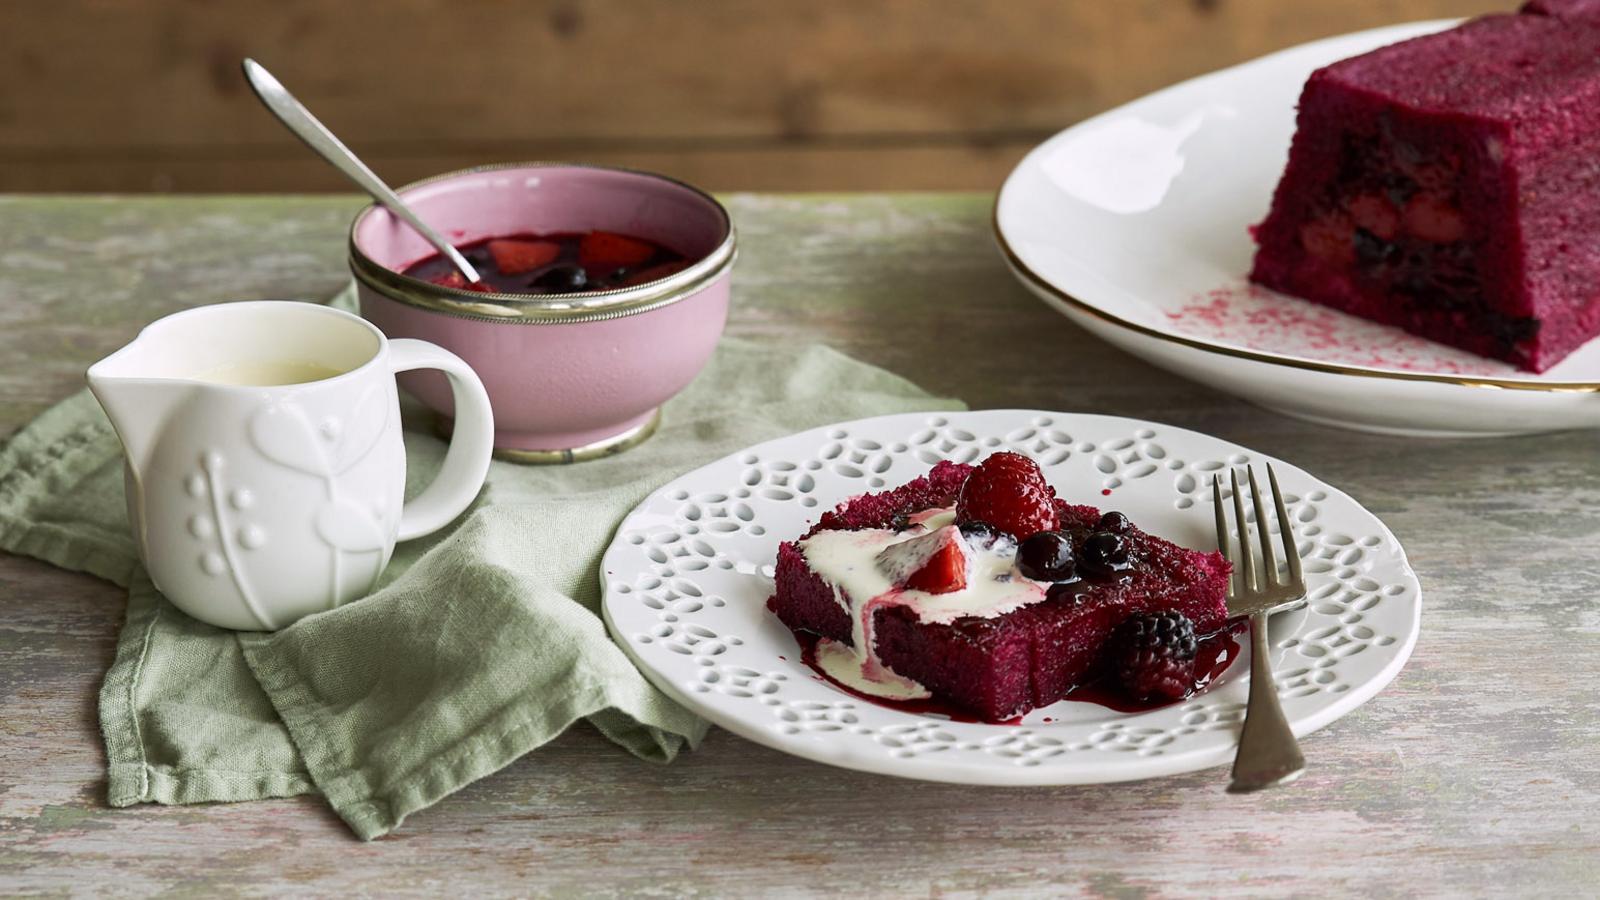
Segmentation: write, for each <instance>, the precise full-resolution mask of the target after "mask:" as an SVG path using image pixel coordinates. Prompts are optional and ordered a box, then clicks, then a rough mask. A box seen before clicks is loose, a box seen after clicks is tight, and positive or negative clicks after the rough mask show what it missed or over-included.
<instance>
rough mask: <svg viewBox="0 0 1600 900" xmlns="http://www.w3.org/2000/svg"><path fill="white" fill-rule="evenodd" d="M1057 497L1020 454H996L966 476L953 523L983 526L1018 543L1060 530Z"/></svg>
mask: <svg viewBox="0 0 1600 900" xmlns="http://www.w3.org/2000/svg"><path fill="white" fill-rule="evenodd" d="M1055 499H1056V493H1055V491H1053V490H1051V489H1050V485H1049V484H1048V483H1046V482H1045V480H1044V473H1043V472H1040V471H1039V465H1038V463H1035V462H1034V461H1033V460H1031V459H1029V458H1027V457H1026V456H1023V455H1021V454H1019V453H995V454H992V455H991V456H990V457H989V458H988V459H985V460H984V461H983V462H982V463H980V464H979V465H978V468H977V469H975V470H973V472H972V474H971V475H968V476H967V480H966V483H964V484H963V485H961V493H960V495H959V496H958V497H957V498H956V521H957V522H958V523H966V522H986V523H988V524H989V525H992V526H993V527H995V528H997V529H999V530H1001V531H1004V532H1006V533H1007V534H1009V535H1011V536H1012V537H1014V538H1016V539H1017V540H1019V541H1022V540H1027V539H1028V538H1030V537H1032V536H1034V535H1036V534H1038V533H1039V532H1041V531H1055V530H1056V529H1057V528H1059V527H1060V526H1061V517H1060V514H1059V513H1057V512H1056V504H1055Z"/></svg>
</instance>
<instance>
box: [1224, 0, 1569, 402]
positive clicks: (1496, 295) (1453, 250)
mask: <svg viewBox="0 0 1600 900" xmlns="http://www.w3.org/2000/svg"><path fill="white" fill-rule="evenodd" d="M1256 238H1257V241H1258V242H1259V244H1260V246H1259V249H1258V251H1257V254H1256V258H1255V265H1254V268H1253V270H1252V271H1251V275H1250V277H1251V280H1253V281H1255V282H1257V283H1259V284H1262V285H1264V286H1266V287H1269V288H1272V289H1274V290H1278V291H1282V292H1284V293H1288V294H1293V295H1295V296H1297V297H1302V298H1305V299H1307V300H1312V301H1315V302H1317V303H1322V304H1326V305H1328V306H1332V307H1335V308H1337V309H1341V310H1344V311H1345V312H1348V313H1352V314H1354V315H1358V316H1363V317H1365V318H1368V319H1373V320H1376V321H1378V322H1383V323H1387V324H1391V325H1397V326H1400V327H1402V328H1405V329H1406V330H1408V331H1411V332H1414V333H1416V334H1419V335H1422V336H1424V337H1427V338H1431V339H1433V340H1436V341H1440V342H1442V343H1445V344H1450V345H1453V346H1456V347H1460V348H1462V349H1464V350H1468V351H1471V352H1473V353H1477V354H1480V355H1482V356H1487V357H1493V358H1496V359H1502V360H1506V361H1507V362H1510V363H1513V364H1515V365H1517V366H1519V367H1521V368H1524V369H1528V370H1531V371H1535V372H1539V371H1543V370H1545V369H1547V368H1549V367H1550V366H1552V365H1555V364H1556V363H1557V362H1559V361H1560V360H1561V359H1562V358H1563V357H1565V356H1566V355H1567V354H1569V353H1571V352H1572V351H1573V350H1575V349H1576V348H1577V347H1578V346H1580V345H1581V344H1583V343H1584V342H1585V341H1587V340H1589V339H1590V338H1591V337H1593V336H1594V335H1595V334H1596V332H1597V331H1600V2H1595V0H1536V2H1534V3H1530V4H1528V5H1527V6H1526V7H1524V9H1523V10H1522V11H1521V12H1520V13H1518V14H1514V15H1491V16H1484V17H1482V18H1479V19H1474V20H1472V21H1469V22H1466V23H1465V24H1463V25H1461V26H1459V27H1456V28H1453V29H1450V30H1448V31H1443V32H1439V33H1436V34H1430V35H1426V36H1423V37H1419V38H1415V39H1413V40H1409V41H1405V42H1402V43H1399V44H1394V45H1392V46H1388V47H1383V48H1380V49H1378V50H1374V51H1372V52H1371V53H1367V54H1364V55H1362V56H1357V57H1353V58H1351V59H1346V60H1343V61H1341V62H1337V63H1334V64H1333V65H1330V66H1327V67H1325V68H1322V69H1318V70H1317V71H1316V72H1314V73H1312V75H1311V77H1310V79H1309V80H1308V81H1307V82H1306V85H1305V89H1304V91H1303V92H1302V94H1301V96H1300V110H1299V118H1298V126H1297V131H1296V133H1295V136H1294V142H1293V145H1292V146H1291V148H1290V152H1289V163H1288V166H1287V168H1286V169H1285V171H1284V173H1283V178H1282V180H1281V181H1280V182H1279V184H1278V188H1277V192H1276V194H1275V195H1274V197H1273V201H1272V208H1271V211H1270V212H1269V213H1268V215H1267V218H1266V220H1265V221H1263V222H1262V223H1261V224H1260V226H1259V227H1258V228H1257V229H1256Z"/></svg>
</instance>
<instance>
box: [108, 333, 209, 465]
mask: <svg viewBox="0 0 1600 900" xmlns="http://www.w3.org/2000/svg"><path fill="white" fill-rule="evenodd" d="M142 349H143V348H141V347H139V342H138V341H135V342H134V343H132V344H129V345H128V346H126V347H123V348H122V349H121V350H118V351H117V352H116V353H113V354H111V355H110V356H108V357H106V358H105V359H102V360H100V361H99V362H97V363H95V364H94V365H92V366H90V367H89V392H90V393H92V394H94V398H95V399H96V400H98V401H100V406H101V407H102V408H103V409H105V411H106V416H107V417H108V418H110V419H111V427H112V428H114V429H115V430H116V432H117V437H118V439H120V440H121V441H122V448H123V450H124V451H125V452H126V453H127V456H128V465H129V467H130V468H132V469H133V471H134V473H135V474H139V473H142V472H143V471H144V469H145V464H146V463H147V462H148V461H149V458H150V453H151V452H152V451H153V450H154V449H155V443H156V440H157V439H158V438H159V437H160V435H161V432H162V431H163V430H165V429H166V426H167V422H168V421H170V420H171V418H172V414H173V413H174V412H175V411H176V410H177V409H178V408H179V407H181V406H182V405H183V404H184V403H185V402H187V401H188V399H189V396H190V394H192V393H193V392H194V390H195V388H196V385H195V383H194V382H192V381H186V380H183V379H175V378H161V377H151V376H150V375H149V374H148V371H147V369H146V367H145V366H144V365H142V359H141V357H142V356H143V353H142Z"/></svg>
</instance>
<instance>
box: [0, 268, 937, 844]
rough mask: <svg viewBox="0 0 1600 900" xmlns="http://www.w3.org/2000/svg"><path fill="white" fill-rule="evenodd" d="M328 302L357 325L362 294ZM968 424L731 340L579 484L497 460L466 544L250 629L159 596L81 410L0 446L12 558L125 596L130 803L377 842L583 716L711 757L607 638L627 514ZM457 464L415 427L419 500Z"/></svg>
mask: <svg viewBox="0 0 1600 900" xmlns="http://www.w3.org/2000/svg"><path fill="white" fill-rule="evenodd" d="M334 303H335V304H336V305H342V306H344V307H346V308H349V307H350V306H351V298H350V293H349V292H348V291H347V292H346V293H344V294H341V295H340V297H338V298H336V299H335V301H334ZM957 408H960V404H959V403H957V402H955V401H950V400H941V399H936V398H933V397H930V396H929V395H928V394H926V393H924V392H923V391H922V390H920V389H918V388H917V387H916V386H915V385H912V384H911V383H909V382H907V381H905V380H903V379H901V378H899V377H898V376H895V375H892V374H890V373H888V372H885V371H883V370H881V369H877V368H874V367H872V366H869V365H866V364H864V363H861V362H857V361H855V360H852V359H850V358H848V357H846V356H843V355H841V354H839V353H836V352H834V351H832V350H829V349H827V348H825V347H821V346H808V347H793V346H791V345H788V344H785V343H782V342H776V341H774V342H770V343H768V342H761V343H757V342H751V341H745V340H736V339H732V338H726V339H724V340H723V341H722V343H721V345H720V346H719V347H718V349H717V352H716V354H715V356H714V357H713V358H712V360H711V363H710V365H709V366H708V367H707V368H706V370H705V372H703V373H702V374H701V375H700V377H699V378H698V379H697V380H696V381H695V382H694V383H693V384H692V385H690V386H689V388H688V389H687V390H685V391H684V392H683V393H682V394H681V395H680V396H678V397H677V398H675V399H673V400H672V401H671V402H669V403H668V404H667V405H666V407H665V409H664V419H663V422H662V425H661V428H660V430H659V431H658V432H657V434H656V435H655V436H654V437H652V438H651V439H650V440H648V441H646V442H645V443H644V444H642V445H640V446H639V447H636V448H634V449H632V450H629V451H628V452H627V453H624V454H622V455H619V456H615V457H610V458H607V459H601V460H596V461H593V462H586V463H581V464H578V465H573V466H558V467H527V466H518V465H514V464H510V463H504V462H498V461H497V462H495V463H494V464H493V465H492V466H491V468H490V471H489V480H488V483H487V484H486V485H485V487H484V489H483V492H482V494H481V495H480V496H479V498H478V500H477V501H476V503H474V505H473V506H472V507H471V508H470V509H469V510H468V511H467V512H466V513H465V514H463V515H462V517H461V518H460V519H459V520H458V521H457V522H456V523H455V524H454V525H453V526H451V527H449V528H446V529H444V530H442V531H440V532H437V533H435V534H434V535H432V536H430V537H427V538H423V539H420V540H416V541H411V542H408V543H404V544H400V545H398V546H397V547H396V549H395V556H394V560H393V561H392V562H391V563H390V564H389V567H388V569H387V570H386V571H385V572H384V574H383V578H382V580H381V581H380V583H379V587H378V589H377V591H376V592H375V593H373V594H372V595H371V596H369V597H367V598H366V599H363V600H361V601H360V602H357V603H351V604H348V605H346V606H344V607H341V608H339V609H336V610H331V611H329V612H325V613H321V614H318V615H315V616H310V617H308V618H306V619H303V620H301V621H300V622H297V623H296V624H294V625H292V626H290V627H288V628H285V629H283V630H281V631H278V632H271V633H267V632H261V633H236V632H231V631H224V630H222V629H218V628H213V627H211V626H209V625H205V624H203V623H200V622H197V621H195V620H194V619H191V618H189V617H188V616H187V615H185V614H184V613H182V612H180V611H178V610H177V608H175V607H173V606H172V605H171V604H170V603H168V602H167V601H166V599H165V598H163V597H162V596H161V595H160V593H159V592H157V591H156V590H155V589H154V587H153V586H152V585H151V583H150V580H149V578H148V577H147V576H146V575H145V574H144V572H143V570H142V568H141V566H140V564H139V560H138V557H137V555H136V551H135V549H134V545H133V542H132V539H131V536H130V534H129V531H128V524H127V519H126V513H125V511H124V507H123V497H122V454H121V448H120V446H119V444H118V443H117V440H116V437H115V435H114V434H113V432H112V431H111V428H110V425H109V424H108V423H107V421H106V419H105V417H104V415H103V414H102V413H101V411H100V407H99V406H98V405H97V404H96V403H95V401H94V399H93V398H92V397H90V396H89V395H88V393H87V392H80V393H79V394H76V395H74V396H73V397H71V398H69V399H68V400H66V401H63V402H62V403H60V404H58V405H57V406H55V407H53V408H51V409H50V410H48V411H46V412H45V413H44V414H42V415H41V416H39V417H38V418H37V419H36V420H34V421H33V422H32V423H30V424H29V425H28V426H27V427H25V428H24V429H23V430H22V431H20V432H18V433H17V434H16V435H15V436H14V437H13V438H12V439H11V440H10V441H9V442H8V443H7V444H6V445H5V446H4V447H3V448H0V549H4V550H9V551H11V552H13V553H20V554H25V555H28V556H33V557H37V558H39V559H42V560H45V561H47V562H50V563H53V564H55V565H57V566H61V567H62V568H66V569H72V570H77V571H83V572H89V573H92V574H94V575H97V576H99V577H101V578H105V579H108V580H110V581H113V582H116V583H117V584H119V585H125V586H127V587H128V614H127V621H126V623H125V624H124V626H123V629H122V634H121V637H120V639H119V641H118V644H117V653H116V658H115V660H114V661H113V663H112V665H111V668H110V670H109V671H108V672H107V673H106V679H105V683H104V686H103V687H102V689H101V694H100V721H101V728H102V730H103V732H104V735H105V742H106V753H107V757H108V763H109V769H110V772H109V783H110V785H109V795H110V796H109V800H110V802H111V804H112V805H113V806H127V805H131V804H134V803H148V802H154V803H198V802H205V801H219V800H228V801H233V800H251V799H257V798H262V797H284V796H290V795H294V794H303V793H310V792H317V791H320V792H321V793H322V794H323V795H324V796H325V797H326V798H327V800H328V802H329V803H330V804H331V805H332V806H333V808H334V810H335V811H337V812H338V814H339V815H340V816H341V817H343V818H344V820H345V821H346V822H348V823H349V825H350V827H351V828H352V829H354V830H355V832H356V834H358V835H359V836H360V837H362V838H363V839H371V838H374V837H378V836H380V835H383V834H385V833H387V832H389V831H390V830H392V829H394V828H395V827H396V826H398V825H399V824H400V823H401V821H403V820H404V819H405V817H406V816H407V815H409V814H410V813H413V812H415V811H417V810H419V809H423V808H425V807H427V806H429V805H431V804H432V803H434V802H435V801H437V800H438V799H440V798H441V797H444V796H445V795H447V794H449V793H451V792H453V791H455V790H456V789H458V788H460V787H462V786H463V785H466V784H468V783H469V782H471V781H473V780H475V779H477V778H481V777H483V776H484V775H487V774H489V773H491V772H494V771H496V770H497V769H500V768H502V767H503V766H506V765H507V764H509V763H511V762H512V761H513V760H515V759H516V758H517V757H519V756H521V755H522V754H524V753H527V752H528V751H529V750H532V749H534V748H536V747H538V746H540V745H541V744H544V743H545V742H546V741H549V740H550V739H552V738H554V737H555V736H556V735H558V734H560V733H561V732H562V731H564V730H565V729H566V728H567V726H568V725H570V724H572V722H573V721H575V720H577V719H580V718H583V719H587V720H588V721H589V722H590V723H591V724H592V725H593V726H594V727H595V728H597V729H599V730H600V732H601V733H603V734H604V735H605V736H606V737H608V738H610V739H611V740H612V741H614V742H616V743H617V744H620V745H621V746H622V747H623V748H624V749H626V750H627V751H628V752H630V753H633V754H634V755H636V756H639V757H642V758H644V759H648V760H653V761H657V762H667V761H670V760H671V759H673V757H674V756H676V755H677V754H678V752H679V751H680V750H682V749H683V748H684V747H686V746H687V747H691V748H692V747H694V746H695V745H696V744H697V743H698V742H699V740H700V738H701V737H702V736H704V734H705V730H706V727H707V726H706V724H705V723H704V722H703V721H701V720H700V719H698V718H697V717H695V716H694V715H692V714H690V713H689V712H688V711H686V710H684V709H683V708H682V707H680V706H678V705H677V704H675V703H673V702H672V701H670V700H668V699H667V698H666V697H665V696H664V695H663V694H661V693H660V692H658V691H657V690H656V689H655V688H653V687H652V686H651V685H650V684H649V682H648V681H646V680H645V679H644V677H643V676H642V675H640V674H639V672H638V671H637V670H636V669H635V668H634V666H633V665H632V664H631V663H630V662H629V661H628V659H627V657H626V656H625V655H624V654H623V653H622V651H621V649H620V648H618V647H617V646H616V645H615V644H613V643H612V642H611V640H610V639H609V637H608V636H607V635H606V630H605V625H604V624H603V623H602V621H601V619H600V615H599V601H600V597H599V595H600V591H599V577H598V569H599V561H600V557H601V554H602V553H603V552H604V550H605V548H606V545H607V543H608V542H609V541H610V539H611V535H612V532H613V531H614V530H615V528H616V527H617V525H618V523H619V522H620V521H621V519H622V517H623V516H624V515H626V514H627V512H628V511H629V510H630V509H632V508H633V506H634V505H636V504H637V503H638V502H639V501H641V500H643V499H644V498H645V496H647V495H648V494H649V493H650V492H651V491H652V490H654V489H655V488H657V487H659V486H660V485H662V484H664V483H665V482H667V481H669V480H671V479H672V478H674V477H676V476H677V475H679V474H682V473H683V472H685V471H687V470H689V469H692V468H694V467H696V466H699V465H702V464H704V463H707V462H710V461H712V460H715V459H718V458H720V457H722V456H725V455H727V454H729V453H733V452H734V451H736V450H738V449H740V448H742V447H745V446H748V445H750V444H753V443H757V442H760V441H764V440H768V439H771V438H775V437H779V436H782V435H785V434H789V433H792V432H795V431H799V430H803V429H806V428H811V427H815V426H817V425H822V424H826V423H828V422H835V421H843V420H847V419H854V418H860V417H863V416H871V415H878V414H884V413H895V412H908V411H913V410H923V409H957ZM443 451H444V444H443V442H441V441H440V440H438V439H437V438H435V437H433V436H432V435H431V433H430V432H429V431H428V430H427V429H426V428H413V429H409V430H408V431H407V433H406V458H407V461H408V465H409V470H408V473H407V475H408V481H409V482H410V484H409V485H408V492H413V493H414V492H415V490H417V489H418V488H419V487H420V485H422V484H425V483H427V481H428V480H429V479H431V478H432V476H433V473H434V472H435V471H436V470H437V469H438V466H439V463H440V461H441V459H442V457H443Z"/></svg>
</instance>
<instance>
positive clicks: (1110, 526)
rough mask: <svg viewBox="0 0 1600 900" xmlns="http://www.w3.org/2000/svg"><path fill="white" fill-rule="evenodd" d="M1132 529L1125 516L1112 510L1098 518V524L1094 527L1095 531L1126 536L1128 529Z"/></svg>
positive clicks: (1131, 524)
mask: <svg viewBox="0 0 1600 900" xmlns="http://www.w3.org/2000/svg"><path fill="white" fill-rule="evenodd" d="M1132 527H1133V523H1132V522H1130V521H1128V517H1127V516H1125V515H1123V514H1122V513H1119V512H1116V511H1115V510H1113V511H1111V512H1108V513H1106V514H1105V515H1103V516H1101V517H1100V524H1099V525H1098V526H1096V529H1097V530H1099V531H1109V532H1111V533H1112V534H1127V533H1128V529H1130V528H1132Z"/></svg>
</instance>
